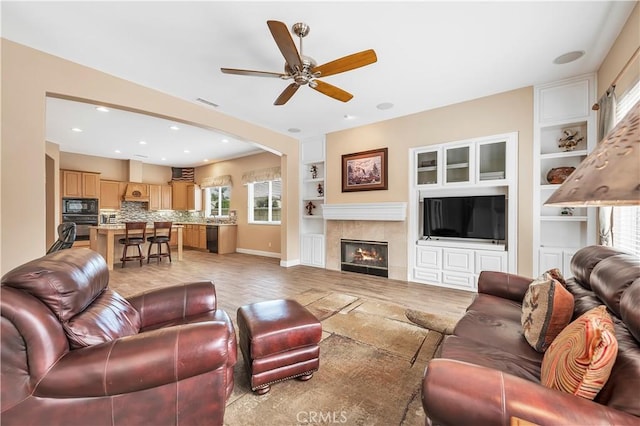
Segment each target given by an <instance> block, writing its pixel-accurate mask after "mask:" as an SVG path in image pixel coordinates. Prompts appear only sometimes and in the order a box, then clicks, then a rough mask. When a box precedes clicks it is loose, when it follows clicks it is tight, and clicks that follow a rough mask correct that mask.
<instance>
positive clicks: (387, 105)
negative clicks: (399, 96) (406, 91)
mask: <svg viewBox="0 0 640 426" xmlns="http://www.w3.org/2000/svg"><path fill="white" fill-rule="evenodd" d="M376 108H378V109H382V110H385V109H391V108H393V104H392V103H391V102H383V103H381V104H378V105H376Z"/></svg>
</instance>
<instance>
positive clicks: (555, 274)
mask: <svg viewBox="0 0 640 426" xmlns="http://www.w3.org/2000/svg"><path fill="white" fill-rule="evenodd" d="M542 276H543V277H547V278H549V277H551V278H553V279H554V280H556V281H558V282H559V283H560V284H562V286H563V287H566V285H567V282H566V281H565V280H564V277H563V276H562V272H560V269H558V268H553V269H549V270H548V271H547V272H545V273H544V274H542Z"/></svg>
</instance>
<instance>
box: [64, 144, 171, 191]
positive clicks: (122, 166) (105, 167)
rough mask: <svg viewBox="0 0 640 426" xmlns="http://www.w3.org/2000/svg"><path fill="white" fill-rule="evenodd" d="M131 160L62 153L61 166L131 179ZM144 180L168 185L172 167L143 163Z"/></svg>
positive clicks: (105, 176)
mask: <svg viewBox="0 0 640 426" xmlns="http://www.w3.org/2000/svg"><path fill="white" fill-rule="evenodd" d="M129 167H130V166H129V160H120V159H117V158H105V157H96V156H93V155H84V154H75V153H71V152H61V153H60V168H61V169H66V170H80V171H82V172H96V173H100V179H103V180H117V181H120V182H128V181H129ZM140 170H141V173H142V179H141V180H142V182H144V183H152V184H158V185H166V184H167V182H169V181H170V180H171V167H169V166H158V165H155V164H144V163H142V164H141V167H140Z"/></svg>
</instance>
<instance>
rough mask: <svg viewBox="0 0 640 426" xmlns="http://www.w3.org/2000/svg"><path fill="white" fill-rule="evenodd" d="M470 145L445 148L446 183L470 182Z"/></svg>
mask: <svg viewBox="0 0 640 426" xmlns="http://www.w3.org/2000/svg"><path fill="white" fill-rule="evenodd" d="M470 149H471V147H470V146H468V145H467V146H461V147H457V148H446V149H445V150H444V155H445V162H446V173H445V183H459V182H469V178H470V172H469V157H470Z"/></svg>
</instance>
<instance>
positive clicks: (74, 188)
mask: <svg viewBox="0 0 640 426" xmlns="http://www.w3.org/2000/svg"><path fill="white" fill-rule="evenodd" d="M61 172H62V175H61V179H62V197H63V198H100V173H91V172H79V171H76V170H61Z"/></svg>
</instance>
